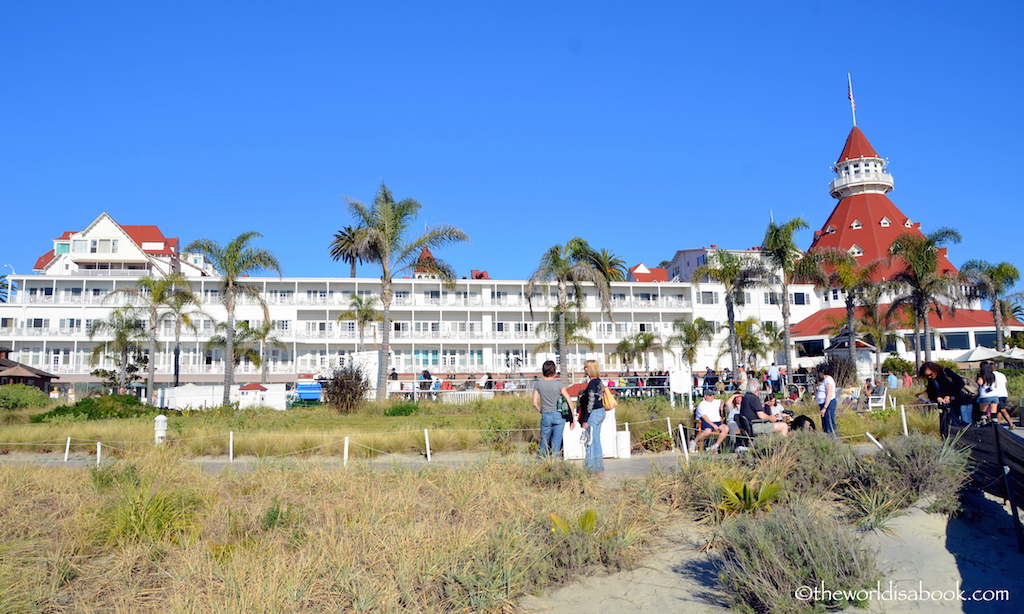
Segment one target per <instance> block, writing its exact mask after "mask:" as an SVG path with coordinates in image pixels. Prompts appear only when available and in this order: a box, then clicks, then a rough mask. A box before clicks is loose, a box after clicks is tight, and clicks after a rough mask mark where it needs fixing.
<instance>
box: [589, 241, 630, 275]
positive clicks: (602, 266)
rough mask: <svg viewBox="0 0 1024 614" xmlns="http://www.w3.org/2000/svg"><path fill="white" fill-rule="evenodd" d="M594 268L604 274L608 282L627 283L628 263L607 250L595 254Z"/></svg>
mask: <svg viewBox="0 0 1024 614" xmlns="http://www.w3.org/2000/svg"><path fill="white" fill-rule="evenodd" d="M594 266H595V267H596V268H597V270H598V271H601V273H603V274H604V276H605V279H607V280H608V281H610V282H611V281H626V275H628V274H629V269H628V268H626V261H625V260H623V259H622V258H619V257H618V256H616V255H615V253H614V252H611V251H609V250H607V249H602V250H601V251H599V252H594Z"/></svg>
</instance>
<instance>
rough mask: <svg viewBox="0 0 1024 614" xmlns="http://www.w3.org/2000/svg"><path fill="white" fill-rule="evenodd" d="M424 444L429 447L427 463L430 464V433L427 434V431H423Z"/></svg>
mask: <svg viewBox="0 0 1024 614" xmlns="http://www.w3.org/2000/svg"><path fill="white" fill-rule="evenodd" d="M423 442H424V443H425V444H426V446H427V462H428V463H429V462H430V433H428V432H427V429H423Z"/></svg>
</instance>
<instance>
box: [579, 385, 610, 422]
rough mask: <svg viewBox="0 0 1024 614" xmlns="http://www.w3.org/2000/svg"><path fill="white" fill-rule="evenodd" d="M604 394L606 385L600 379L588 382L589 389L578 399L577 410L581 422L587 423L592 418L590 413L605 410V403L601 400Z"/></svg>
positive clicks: (585, 389)
mask: <svg viewBox="0 0 1024 614" xmlns="http://www.w3.org/2000/svg"><path fill="white" fill-rule="evenodd" d="M603 393H604V384H603V383H602V382H601V379H600V378H595V379H592V380H590V381H589V382H587V387H586V388H584V389H583V392H581V393H580V394H579V396H578V397H577V398H576V409H578V410H579V412H580V416H579V421H580V422H586V421H587V420H588V419H589V418H590V412H592V411H594V410H595V409H604V401H603V399H602V398H601V395H602V394H603Z"/></svg>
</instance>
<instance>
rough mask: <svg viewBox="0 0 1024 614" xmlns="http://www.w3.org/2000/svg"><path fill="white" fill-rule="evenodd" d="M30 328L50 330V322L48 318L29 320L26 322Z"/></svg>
mask: <svg viewBox="0 0 1024 614" xmlns="http://www.w3.org/2000/svg"><path fill="white" fill-rule="evenodd" d="M25 326H27V327H28V328H50V320H49V319H47V318H29V319H27V320H25Z"/></svg>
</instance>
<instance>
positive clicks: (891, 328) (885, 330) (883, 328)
mask: <svg viewBox="0 0 1024 614" xmlns="http://www.w3.org/2000/svg"><path fill="white" fill-rule="evenodd" d="M888 291H889V288H888V284H885V283H879V284H877V285H875V286H874V287H873V288H870V289H868V290H867V291H866V292H864V295H863V297H862V298H863V306H864V311H863V312H861V315H860V318H858V319H857V324H858V326H859V327H860V330H862V331H864V334H866V335H869V336H870V337H871V343H873V344H875V373H876V374H879V375H881V373H882V352H884V351H885V348H886V347H887V346H888V345H889V343H890V342H893V343H895V342H896V341H904V339H903V337H901V336H900V334H899V329H900V328H903V327H904V325H905V323H904V322H901V321H900V319H899V317H898V314H899V313H900V312H901V311H902V310H897V311H893V310H892V309H891V308H888V307H886V308H883V307H884V305H883V304H882V301H883V300H884V299H885V295H886V293H887V292H888Z"/></svg>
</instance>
